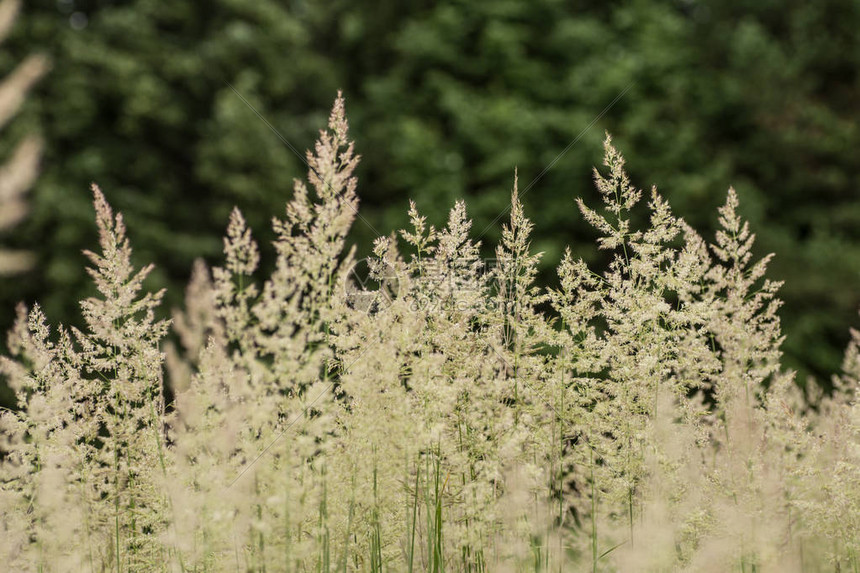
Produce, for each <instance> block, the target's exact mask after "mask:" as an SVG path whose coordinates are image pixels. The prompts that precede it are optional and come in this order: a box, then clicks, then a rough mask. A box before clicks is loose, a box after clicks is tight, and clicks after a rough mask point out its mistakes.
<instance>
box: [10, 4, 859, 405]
mask: <svg viewBox="0 0 860 573" xmlns="http://www.w3.org/2000/svg"><path fill="white" fill-rule="evenodd" d="M858 30H860V0H821V1H818V2H808V1H806V0H804V1H800V0H779V1H776V0H739V1H734V2H724V1H723V0H671V1H656V0H647V1H646V0H641V1H637V0H634V1H631V2H608V1H605V0H600V1H561V0H530V1H528V2H526V1H522V0H517V1H512V0H487V1H476V0H463V1H455V2H428V1H419V0H373V1H365V0H348V1H347V0H292V1H289V0H280V1H276V0H254V1H253V2H251V1H248V0H205V1H204V0H184V1H180V2H163V1H161V0H39V1H35V0H34V1H28V2H26V3H25V4H24V5H23V7H22V10H21V13H20V15H19V17H18V19H17V21H16V22H15V25H14V27H13V28H12V30H11V32H10V35H9V37H8V39H7V40H6V42H5V43H4V44H3V46H2V48H0V74H3V75H6V74H8V73H10V72H11V70H13V69H14V68H15V66H16V65H17V64H18V63H19V62H21V61H22V60H23V59H24V58H25V57H26V56H27V55H28V54H32V53H34V52H41V53H44V54H47V55H48V56H49V57H50V59H51V61H52V64H53V65H52V69H51V71H50V72H49V73H48V74H47V75H46V76H45V77H44V78H42V79H41V81H40V82H39V83H38V85H37V86H36V87H35V88H33V90H32V91H31V92H30V95H29V97H28V99H27V101H26V103H25V105H24V106H23V108H22V110H21V111H20V113H19V114H18V116H17V117H16V118H15V120H14V121H13V122H12V123H11V124H10V125H9V126H7V127H6V128H5V129H4V130H3V131H2V133H0V154H2V156H3V157H6V156H8V155H9V154H10V153H11V151H12V150H13V149H14V148H15V146H16V144H18V142H20V141H21V140H22V138H24V137H25V136H26V135H27V134H33V133H35V134H38V135H40V136H41V138H42V140H43V145H44V147H43V155H42V161H41V171H40V175H39V178H38V179H37V180H36V181H35V183H34V185H33V186H32V189H31V191H30V194H29V205H30V211H29V214H28V216H27V218H26V219H24V220H23V221H22V222H20V223H19V224H18V225H17V226H16V227H15V229H14V230H13V231H11V232H7V233H5V234H4V236H2V237H0V244H3V245H4V246H7V247H10V248H14V249H19V250H29V251H31V252H32V253H33V255H34V257H35V265H34V266H33V267H32V269H31V270H30V271H28V272H25V273H22V274H18V275H16V276H14V277H13V278H6V279H4V280H3V281H2V282H0V329H2V330H3V331H4V332H5V331H6V330H8V327H9V326H10V325H11V323H12V320H13V318H14V306H15V304H16V303H17V302H18V301H25V302H26V303H27V304H32V303H33V302H34V301H39V302H40V303H41V304H42V305H43V307H44V309H45V311H46V313H47V314H48V316H49V318H50V320H51V321H52V323H54V324H56V323H57V322H62V323H65V324H77V323H78V322H79V307H78V304H77V303H76V301H77V300H79V299H81V298H83V297H85V296H88V295H91V294H92V293H93V291H92V287H91V286H90V284H89V279H88V276H87V274H86V273H85V271H84V266H85V265H86V260H85V258H84V256H83V255H82V254H81V251H82V249H85V248H92V247H94V246H96V245H97V243H96V234H95V224H94V222H93V213H92V208H91V204H90V201H91V194H90V191H89V185H90V183H92V182H97V183H98V184H99V185H100V186H101V187H102V189H103V190H104V191H105V193H106V195H107V197H108V200H109V201H110V202H111V203H112V205H113V206H114V208H115V209H117V210H119V211H122V212H123V213H124V215H125V217H126V221H127V225H128V228H129V234H130V237H131V240H132V245H133V248H134V252H135V260H136V262H137V263H138V264H145V263H148V262H154V263H156V264H157V267H158V268H157V271H156V272H155V273H154V274H153V276H152V277H151V279H150V281H149V286H150V287H151V288H158V287H161V286H167V287H168V288H169V291H168V292H169V294H168V297H167V302H166V304H165V315H167V313H168V312H169V309H170V307H172V306H177V305H179V304H180V303H181V300H182V297H183V295H184V289H185V283H186V281H187V279H188V276H189V274H190V270H191V263H192V260H193V259H194V258H195V257H204V258H205V259H206V260H207V261H208V262H209V263H210V264H217V263H218V261H219V255H220V250H221V237H222V235H223V232H224V229H225V227H226V224H227V217H228V214H229V211H230V209H231V208H232V207H233V205H238V206H239V207H240V208H241V209H242V210H243V212H244V213H245V215H246V218H247V219H248V221H249V223H250V224H251V225H252V226H253V228H254V229H255V231H256V237H257V238H258V240H260V241H261V243H262V244H265V243H266V242H267V241H268V240H269V239H271V238H272V236H271V233H270V231H269V220H270V218H271V217H272V216H273V215H277V216H280V215H282V213H283V207H284V203H285V202H286V200H287V199H288V198H289V197H290V194H291V192H292V181H293V179H294V178H296V177H304V175H305V171H306V168H305V166H304V164H303V163H302V161H301V160H300V159H299V158H298V157H296V156H295V155H294V154H293V153H292V152H291V151H290V150H289V149H288V148H287V147H286V146H285V145H284V144H283V143H282V142H281V140H280V139H279V137H278V136H277V135H276V134H275V133H273V132H272V131H271V130H270V128H269V127H268V126H267V125H266V124H265V123H264V122H263V121H262V120H261V119H260V118H259V117H257V115H256V114H255V112H254V111H253V110H252V109H250V107H249V105H246V103H244V102H243V101H242V99H240V98H239V97H238V96H237V94H236V93H235V92H234V91H233V90H232V89H231V88H230V87H229V85H228V82H229V84H231V85H232V86H233V87H234V88H235V89H236V91H238V92H239V93H240V94H241V95H242V97H244V98H245V99H246V100H247V102H248V104H250V105H251V106H253V107H254V108H255V109H256V111H257V112H258V113H259V114H260V115H261V116H262V117H264V118H265V119H266V120H267V121H268V122H270V124H271V125H272V126H273V127H274V128H275V129H277V130H278V132H280V134H281V135H282V136H283V138H285V139H286V140H287V141H289V142H290V143H291V144H292V145H293V146H294V147H295V148H296V149H298V150H299V151H300V152H303V151H304V150H305V149H307V148H309V147H311V146H312V145H313V142H314V140H315V139H316V137H317V133H318V130H319V129H320V128H322V127H323V126H324V125H325V122H326V119H327V116H328V112H329V110H330V107H331V104H332V101H333V100H334V97H335V95H336V92H337V90H338V89H342V90H343V92H344V96H345V97H346V105H347V114H348V117H349V120H350V124H351V134H352V137H353V138H354V139H355V141H356V149H357V152H358V153H360V154H361V155H362V156H363V160H362V162H361V165H360V166H359V169H358V172H357V174H358V177H359V189H358V192H359V196H360V197H361V201H362V203H361V213H362V216H363V217H365V218H366V219H367V221H369V222H370V223H371V225H372V226H373V227H374V228H375V229H378V230H379V231H381V232H383V233H389V232H390V231H392V230H394V229H397V228H402V227H404V226H405V225H406V224H407V217H406V210H407V206H408V200H409V199H410V198H413V199H415V201H416V202H417V204H418V206H419V209H420V210H421V211H422V212H423V213H424V214H426V215H427V216H428V218H429V220H430V222H432V223H435V224H436V225H437V226H438V225H442V224H444V221H445V219H446V213H447V210H448V209H449V208H450V207H451V206H452V205H453V203H454V201H455V200H457V199H459V198H465V199H466V201H467V205H468V208H469V214H470V215H471V216H472V217H473V218H474V221H475V223H474V227H473V230H474V235H475V236H480V235H483V236H482V237H481V240H482V241H483V243H484V244H485V245H488V246H491V245H493V244H494V243H495V241H496V239H497V238H498V237H499V235H500V226H501V224H502V223H503V222H505V220H506V216H505V217H503V218H502V219H500V220H499V221H498V222H496V223H495V224H492V225H491V223H493V222H494V220H495V219H496V217H497V216H498V215H499V214H502V213H505V208H506V205H507V204H508V201H509V199H510V189H511V185H512V182H513V175H514V168H515V167H517V168H518V169H519V179H520V188H521V189H523V188H525V187H527V186H528V185H529V184H530V183H531V182H532V181H533V180H534V179H535V178H537V177H538V176H539V175H540V174H541V173H542V172H543V171H544V169H545V168H546V167H547V166H548V165H550V164H552V162H553V161H554V160H555V159H556V158H557V157H558V156H559V154H561V153H562V152H563V150H565V148H567V147H568V145H569V144H571V143H572V142H574V141H576V143H575V144H573V145H572V146H570V147H569V149H568V151H566V152H565V153H564V154H563V155H562V156H561V157H560V158H559V159H558V161H557V162H556V163H554V164H553V165H552V167H551V168H550V169H549V170H547V171H546V172H545V173H544V174H543V175H542V176H541V177H540V178H539V180H538V181H537V182H535V184H534V186H533V187H530V188H529V190H528V191H527V193H525V194H524V195H523V197H522V198H523V202H524V204H525V209H526V213H527V215H528V216H529V217H531V218H532V219H533V220H534V222H535V235H534V239H533V243H532V246H533V248H534V249H535V250H538V251H543V252H544V253H545V256H544V259H543V264H544V273H543V275H542V276H541V280H542V282H543V283H544V284H546V285H549V286H554V285H555V284H556V282H557V278H556V276H555V273H554V270H553V269H554V266H555V265H556V264H557V263H558V261H559V258H560V256H561V253H562V251H563V249H564V247H565V245H570V246H571V247H572V249H573V250H574V252H575V253H576V254H578V255H580V256H583V257H585V258H586V259H587V260H589V261H590V262H593V263H595V264H599V263H600V262H601V256H602V255H601V254H600V253H598V252H597V251H596V250H595V248H594V237H595V235H594V232H593V231H591V230H590V229H589V228H588V227H587V226H586V225H585V224H584V221H583V220H582V218H581V216H580V215H579V213H578V211H577V209H576V207H575V205H574V198H575V197H577V196H582V197H584V198H585V199H586V201H588V202H590V203H592V204H594V203H596V201H597V198H596V192H595V191H594V187H593V184H592V179H591V177H592V175H591V168H592V166H594V165H600V163H601V160H602V149H601V142H602V140H603V137H604V132H605V131H608V132H610V133H611V134H612V135H613V139H614V142H615V144H616V146H617V147H618V148H619V150H620V151H621V152H622V153H623V154H624V156H625V157H626V159H627V166H628V170H629V172H630V175H631V177H632V180H633V181H634V183H635V184H636V185H637V186H640V187H642V188H645V189H648V188H649V187H650V186H651V185H652V184H653V185H656V186H657V187H658V189H659V190H660V191H661V192H662V193H663V194H664V196H666V197H667V198H668V199H669V202H670V203H671V205H672V206H673V208H674V210H675V212H676V214H678V215H680V216H682V217H684V218H685V219H686V220H687V221H688V222H689V223H691V224H692V225H693V226H694V227H696V228H697V229H698V230H699V231H700V232H701V233H703V234H704V236H705V237H706V238H708V239H712V238H713V230H714V227H715V226H716V220H717V216H716V208H717V206H718V205H720V204H721V203H722V202H723V201H724V200H725V194H726V191H727V189H728V187H729V186H734V187H735V188H736V189H737V191H738V194H739V196H740V199H741V211H742V213H743V215H744V216H745V217H747V218H748V219H749V220H750V222H751V225H752V227H753V229H754V230H755V232H756V233H757V235H758V242H757V247H756V250H757V253H758V254H759V255H763V254H766V253H769V252H775V253H776V254H777V257H776V259H775V260H774V262H773V264H772V266H771V273H770V276H771V277H772V278H774V279H779V280H785V281H786V284H785V286H784V288H783V290H782V296H783V298H784V300H785V306H784V308H783V310H782V314H781V316H782V319H783V328H784V332H785V334H787V340H786V342H785V345H784V350H785V354H786V360H785V363H786V365H787V366H788V367H790V368H794V369H797V370H798V372H799V380H800V381H801V382H802V381H804V380H805V379H806V377H807V376H815V377H816V378H818V379H819V380H822V381H824V382H827V380H828V379H829V376H830V373H832V372H834V371H836V370H837V369H838V368H839V364H840V360H841V357H842V351H843V348H844V346H845V344H846V342H847V340H848V328H849V326H852V325H853V326H857V325H858V323H860V319H858V317H857V308H858V306H860V162H858V150H860V74H858V71H860V34H858ZM619 96H621V97H619ZM613 102H614V103H613ZM488 226H489V228H488V229H487V230H486V232H485V233H483V234H482V231H483V230H484V229H485V228H486V227H488ZM373 238H375V233H374V232H373V231H372V230H371V229H370V228H369V227H368V226H366V225H365V224H364V223H362V222H361V221H356V223H355V227H354V232H353V236H352V237H351V241H352V242H355V243H356V244H357V245H358V248H359V254H360V255H361V254H367V253H368V252H369V250H370V247H371V242H372V239H373ZM264 251H265V248H264ZM487 254H490V251H487ZM0 402H5V403H7V404H8V402H9V396H8V394H7V395H6V397H5V398H2V399H0Z"/></svg>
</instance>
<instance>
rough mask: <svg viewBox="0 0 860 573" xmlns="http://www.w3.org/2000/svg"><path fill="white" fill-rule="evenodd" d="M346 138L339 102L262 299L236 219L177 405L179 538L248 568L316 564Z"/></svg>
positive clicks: (350, 203) (248, 240)
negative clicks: (182, 526)
mask: <svg viewBox="0 0 860 573" xmlns="http://www.w3.org/2000/svg"><path fill="white" fill-rule="evenodd" d="M347 137H348V126H347V122H346V117H345V114H344V103H343V98H342V96H341V95H340V94H339V95H338V98H337V100H336V101H335V104H334V107H333V109H332V113H331V116H330V118H329V125H328V130H324V131H321V132H320V138H319V140H318V141H317V144H316V146H315V151H314V153H308V157H307V161H308V165H309V171H308V179H309V181H310V183H311V187H312V188H313V190H314V192H315V196H316V197H315V199H311V197H310V194H309V189H308V187H307V186H306V185H305V184H304V183H302V182H299V181H296V183H295V186H294V195H293V198H292V199H291V200H290V201H289V202H288V203H287V208H286V219H284V220H280V219H275V220H273V226H274V229H275V232H276V234H277V239H276V241H275V242H274V247H275V250H276V254H277V258H276V263H275V269H274V271H273V273H272V276H271V277H270V278H269V279H268V280H266V281H265V282H264V284H263V286H262V288H259V287H258V286H257V285H256V284H255V283H254V282H253V275H254V273H255V271H256V270H257V265H258V263H259V251H258V247H257V245H256V243H255V242H254V240H253V239H252V237H251V232H250V229H248V228H247V226H246V224H245V221H244V219H243V217H242V215H241V213H240V212H239V211H238V210H234V211H233V213H232V215H231V217H230V224H229V226H228V229H227V237H226V238H225V240H224V252H225V257H226V264H225V266H224V267H219V268H216V269H214V300H215V316H216V317H217V321H220V322H221V323H223V326H215V325H209V326H207V327H206V330H208V331H210V332H214V333H219V334H218V336H215V337H210V340H209V343H208V347H207V349H206V350H205V351H204V352H203V355H202V356H203V359H202V360H201V362H200V365H199V368H198V372H197V373H196V374H195V375H194V376H193V377H192V380H191V386H190V388H189V390H188V393H187V395H181V396H179V397H178V399H177V421H176V422H175V423H174V426H175V428H174V429H175V440H176V444H177V451H179V452H181V454H182V461H181V463H182V464H183V465H184V467H186V468H188V473H186V474H185V476H184V477H185V478H186V485H187V486H188V487H190V488H191V489H192V492H190V493H189V492H186V491H185V490H177V491H176V492H175V496H174V497H175V498H176V501H175V504H176V507H177V511H178V512H179V513H180V514H181V515H185V516H191V518H192V519H191V521H188V522H187V524H188V525H189V529H186V530H185V532H186V534H188V535H190V536H192V537H194V536H195V535H196V534H195V533H194V531H195V530H196V529H198V527H201V528H202V534H203V536H204V538H206V539H207V540H208V541H207V543H215V545H213V546H214V547H218V546H219V545H218V543H217V541H216V540H223V539H234V540H236V541H234V542H233V543H232V544H231V547H232V549H233V551H232V553H231V554H229V555H227V554H226V553H225V554H224V555H223V557H224V558H225V559H227V558H229V562H230V563H231V564H235V563H237V562H238V563H241V564H242V565H241V566H242V567H246V568H250V569H254V570H263V569H267V568H271V567H273V566H274V567H287V568H288V569H289V568H292V567H302V566H304V565H302V564H306V563H310V562H312V561H313V560H314V559H316V560H317V561H318V563H322V562H323V561H324V560H325V557H323V555H322V554H321V553H320V551H319V548H320V543H321V540H322V539H323V538H326V536H327V535H328V534H327V533H326V532H324V531H323V529H325V527H326V526H327V525H326V524H321V523H320V512H321V511H322V508H323V507H324V506H325V504H326V502H325V498H326V496H327V495H329V493H328V492H327V490H326V488H327V487H333V486H331V485H328V482H327V478H326V471H327V470H326V464H327V463H328V456H327V454H326V452H327V451H328V449H329V447H330V446H329V442H330V441H331V434H332V432H333V430H334V426H333V418H332V416H333V414H334V411H335V406H334V403H333V399H332V396H333V393H332V386H333V384H334V383H335V382H336V378H335V376H336V375H337V374H338V372H337V367H336V364H335V362H334V356H333V354H332V352H331V350H330V346H329V343H328V337H329V330H330V328H331V325H332V324H334V323H336V322H337V321H338V320H339V319H338V312H341V311H342V310H343V309H342V307H343V305H341V304H340V303H338V302H333V299H334V298H336V295H339V292H340V291H339V290H338V288H337V287H338V285H340V284H341V283H342V282H343V280H344V275H345V274H346V273H347V271H348V270H349V268H350V266H351V264H352V260H351V254H348V255H347V257H346V259H345V260H343V261H342V260H341V257H342V251H343V247H344V242H345V236H346V233H347V232H348V230H349V227H350V225H351V224H352V221H353V219H354V217H355V214H356V207H357V202H358V199H357V197H356V195H355V186H356V179H355V177H354V176H353V175H352V172H353V171H354V169H355V166H356V164H357V162H358V157H357V156H355V155H354V153H353V145H352V143H351V142H349V141H348V139H347ZM207 313H208V311H207ZM184 324H185V323H184V322H183V325H184ZM222 331H223V333H224V335H223V339H220V338H221V335H220V333H221V332H222ZM342 366H343V367H344V368H346V367H348V365H347V364H343V363H342ZM202 404H211V407H205V406H201V405H202ZM201 407H202V410H201ZM230 419H232V420H233V421H232V422H228V420H230ZM214 428H220V430H219V432H218V435H217V439H218V443H217V444H207V443H206V442H204V441H201V440H200V439H199V436H198V434H201V433H202V434H203V435H206V434H207V432H210V431H213V429H214ZM286 432H289V435H288V436H286V437H284V438H283V439H281V436H282V435H283V434H284V433H286ZM201 459H205V460H206V461H205V462H203V463H198V460H201ZM219 466H220V469H215V468H218V467H219ZM208 468H212V471H209V469H208ZM228 469H229V470H230V472H232V474H233V475H232V478H231V477H230V473H228ZM189 478H190V479H189ZM334 485H335V486H337V487H338V488H342V487H345V486H344V484H343V483H336V482H334ZM186 499H187V500H188V503H186V502H185V501H184V500H186ZM201 508H202V514H200V512H201ZM195 514H198V515H197V517H199V519H193V518H194V517H195ZM206 516H218V517H217V518H215V517H212V519H211V520H210V519H208V518H207V517H206ZM183 550H184V552H183V554H184V556H185V558H186V559H191V560H192V562H194V563H197V562H198V561H197V559H203V558H206V559H208V558H209V556H207V555H206V554H205V553H203V554H201V553H200V552H199V551H197V552H193V553H191V554H188V553H187V550H188V547H187V544H186V547H183ZM200 563H207V562H206V561H205V559H204V561H202V562H200ZM215 563H216V568H217V567H223V566H226V565H224V563H226V561H218V560H216V561H215Z"/></svg>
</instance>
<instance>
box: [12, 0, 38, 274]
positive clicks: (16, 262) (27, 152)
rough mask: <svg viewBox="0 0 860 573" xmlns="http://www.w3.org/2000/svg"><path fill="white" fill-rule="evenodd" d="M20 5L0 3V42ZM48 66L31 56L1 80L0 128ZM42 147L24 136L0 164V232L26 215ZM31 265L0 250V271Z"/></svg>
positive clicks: (22, 255)
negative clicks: (28, 198) (28, 192)
mask: <svg viewBox="0 0 860 573" xmlns="http://www.w3.org/2000/svg"><path fill="white" fill-rule="evenodd" d="M19 8H20V1H19V0H3V2H0V43H2V42H3V40H4V39H5V38H6V36H7V35H8V34H9V29H10V28H11V27H12V24H13V22H14V21H15V17H16V15H17V13H18V9H19ZM49 67H50V66H49V64H48V59H47V58H46V57H45V56H43V55H32V56H29V57H27V59H25V60H24V61H23V62H22V63H21V64H20V65H19V66H18V67H17V68H15V70H14V71H13V72H12V73H11V74H9V75H8V76H6V77H5V78H4V79H3V81H2V82H0V129H2V127H3V126H4V125H6V123H7V122H8V121H9V120H10V119H11V118H12V117H14V116H15V114H16V113H17V112H18V109H19V108H20V107H21V105H22V104H23V103H24V99H25V97H26V95H27V92H29V91H30V89H31V88H32V87H33V85H34V84H35V83H36V82H37V81H38V80H39V78H41V77H42V76H43V75H45V73H46V72H47V71H48V68H49ZM41 150H42V145H41V143H40V142H39V139H38V138H36V137H34V136H30V137H27V138H25V139H24V140H23V141H22V142H20V143H19V144H18V145H17V146H16V147H15V150H14V151H13V152H12V156H11V158H9V159H8V161H7V162H6V163H5V164H4V165H2V166H0V231H4V230H6V229H9V228H10V227H12V226H13V225H15V224H16V223H17V222H18V221H20V220H21V218H23V217H24V215H25V214H26V212H27V206H26V202H25V201H24V197H23V196H24V193H26V192H27V190H28V189H30V187H31V186H32V185H33V182H34V181H35V180H36V174H37V170H38V165H39V158H40V157H41ZM32 264H33V261H32V255H31V254H30V253H26V252H23V251H10V250H5V249H3V250H0V274H14V273H18V272H22V271H24V270H27V269H28V268H30V267H31V266H32Z"/></svg>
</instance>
